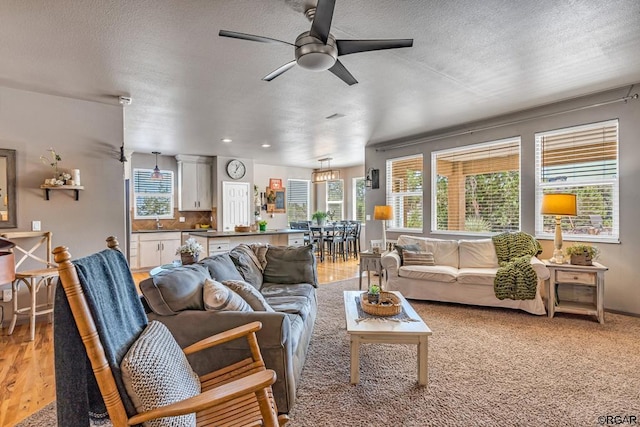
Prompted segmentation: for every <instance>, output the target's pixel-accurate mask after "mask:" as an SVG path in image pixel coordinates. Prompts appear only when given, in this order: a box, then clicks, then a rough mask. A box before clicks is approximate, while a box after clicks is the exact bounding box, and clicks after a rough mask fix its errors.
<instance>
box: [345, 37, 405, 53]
mask: <svg viewBox="0 0 640 427" xmlns="http://www.w3.org/2000/svg"><path fill="white" fill-rule="evenodd" d="M336 46H338V56H341V55H349V54H350V53H358V52H368V51H371V50H383V49H398V48H401V47H411V46H413V39H386V40H336Z"/></svg>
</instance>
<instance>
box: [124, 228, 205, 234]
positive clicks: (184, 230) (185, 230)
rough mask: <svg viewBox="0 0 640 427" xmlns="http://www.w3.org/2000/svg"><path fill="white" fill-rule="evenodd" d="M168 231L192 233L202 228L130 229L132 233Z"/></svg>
mask: <svg viewBox="0 0 640 427" xmlns="http://www.w3.org/2000/svg"><path fill="white" fill-rule="evenodd" d="M169 231H173V232H176V231H181V232H183V233H192V232H194V231H202V229H195V228H157V229H156V228H154V229H151V230H133V231H131V232H132V233H134V234H135V233H164V232H169Z"/></svg>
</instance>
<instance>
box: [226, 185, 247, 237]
mask: <svg viewBox="0 0 640 427" xmlns="http://www.w3.org/2000/svg"><path fill="white" fill-rule="evenodd" d="M249 200H250V198H249V183H248V182H228V181H223V182H222V230H223V231H233V229H234V227H235V226H236V225H249V224H250V220H249V218H250V214H251V212H250V208H249Z"/></svg>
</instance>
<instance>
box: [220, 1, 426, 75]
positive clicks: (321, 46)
mask: <svg viewBox="0 0 640 427" xmlns="http://www.w3.org/2000/svg"><path fill="white" fill-rule="evenodd" d="M335 4H336V2H335V0H318V4H317V6H316V7H314V8H310V9H307V11H306V12H305V16H306V17H307V18H308V19H309V20H310V21H311V30H310V31H305V32H304V33H302V34H300V35H299V36H298V38H296V41H295V43H293V44H292V43H289V42H285V41H282V40H277V39H272V38H269V37H263V36H256V35H253V34H244V33H238V32H235V31H227V30H220V32H219V35H220V36H222V37H231V38H234V39H241V40H249V41H254V42H261V43H279V44H286V45H289V46H293V47H295V57H296V59H294V60H293V61H291V62H287V63H286V64H284V65H283V66H281V67H279V68H278V69H276V70H274V71H272V72H271V73H269V74H267V75H266V76H264V77H263V78H262V80H265V81H268V82H269V81H271V80H273V79H275V78H276V77H278V76H279V75H281V74H283V73H284V72H285V71H288V70H290V69H291V68H292V67H293V66H294V65H296V64H298V65H299V66H301V67H302V68H305V69H307V70H311V71H324V70H329V71H331V72H332V73H333V74H335V75H336V76H337V77H339V78H340V79H342V81H344V82H345V83H346V84H348V85H349V86H351V85H353V84H356V83H358V81H357V80H356V79H355V78H354V77H353V76H352V75H351V73H350V72H349V71H348V70H347V69H346V68H345V66H344V65H343V64H342V62H340V60H339V59H338V57H339V56H342V55H349V54H351V53H358V52H368V51H372V50H382V49H397V48H401V47H411V46H413V39H384V40H336V39H335V38H334V37H333V35H331V33H329V30H330V29H331V20H332V19H333V9H334V7H335Z"/></svg>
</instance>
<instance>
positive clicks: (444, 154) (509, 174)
mask: <svg viewBox="0 0 640 427" xmlns="http://www.w3.org/2000/svg"><path fill="white" fill-rule="evenodd" d="M431 161H432V174H433V177H432V182H433V185H434V191H433V192H432V196H431V197H432V210H433V212H432V229H433V230H437V231H448V232H451V231H453V232H464V234H474V233H479V234H488V233H496V232H504V231H519V230H520V137H515V138H508V139H503V140H499V141H492V142H485V143H482V144H474V145H469V146H466V147H462V148H455V149H451V150H442V151H434V152H433V153H432V155H431Z"/></svg>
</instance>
